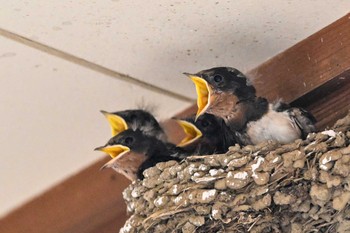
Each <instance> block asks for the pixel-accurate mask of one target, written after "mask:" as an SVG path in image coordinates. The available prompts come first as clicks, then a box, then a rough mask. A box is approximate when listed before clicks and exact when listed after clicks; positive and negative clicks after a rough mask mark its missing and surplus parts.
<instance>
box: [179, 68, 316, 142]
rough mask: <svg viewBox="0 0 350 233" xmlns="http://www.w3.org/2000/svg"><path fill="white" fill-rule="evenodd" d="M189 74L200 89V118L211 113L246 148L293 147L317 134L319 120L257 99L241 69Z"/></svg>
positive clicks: (296, 110) (301, 112)
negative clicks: (274, 143) (271, 144)
mask: <svg viewBox="0 0 350 233" xmlns="http://www.w3.org/2000/svg"><path fill="white" fill-rule="evenodd" d="M185 74H186V75H187V76H188V77H189V78H191V79H192V81H193V82H194V84H195V86H196V91H197V106H198V111H197V115H196V117H197V118H198V117H199V116H201V115H202V114H204V113H210V114H213V115H215V116H217V117H220V118H222V119H224V121H225V123H226V125H227V126H228V127H229V128H230V129H231V131H234V132H235V133H237V135H238V136H239V138H240V142H241V143H242V144H258V143H260V142H263V141H267V140H274V141H278V142H280V143H289V142H293V141H294V140H295V139H298V138H302V137H304V136H305V135H307V134H308V133H310V132H313V131H314V130H315V126H314V123H315V119H314V117H313V116H312V115H311V114H310V113H307V112H306V111H305V110H302V109H300V108H291V107H289V106H288V107H287V105H286V104H283V103H277V104H270V103H268V101H267V100H266V99H265V98H262V97H257V96H256V90H255V88H254V86H253V85H252V84H251V83H250V81H249V80H248V78H247V77H246V76H245V75H244V74H243V73H242V72H240V71H239V70H237V69H234V68H230V67H215V68H212V69H208V70H203V71H200V72H198V73H196V74H188V73H185Z"/></svg>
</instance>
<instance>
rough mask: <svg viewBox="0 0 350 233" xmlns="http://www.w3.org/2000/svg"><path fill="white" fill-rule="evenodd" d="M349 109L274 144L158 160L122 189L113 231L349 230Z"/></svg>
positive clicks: (162, 232) (185, 232) (268, 143)
mask: <svg viewBox="0 0 350 233" xmlns="http://www.w3.org/2000/svg"><path fill="white" fill-rule="evenodd" d="M349 143H350V112H349V114H348V116H347V117H345V118H344V119H341V120H339V121H338V122H337V123H336V124H335V126H334V127H333V129H331V130H326V131H323V132H319V133H313V134H309V135H308V137H307V139H306V140H296V141H295V142H294V143H291V144H287V145H279V144H277V143H274V142H266V143H262V144H259V145H256V146H245V147H242V148H241V147H239V146H238V145H236V146H234V147H231V148H230V150H229V151H228V152H227V153H226V154H219V155H210V156H191V157H188V158H187V159H186V160H184V161H182V162H180V163H178V162H175V161H170V162H166V163H158V164H157V165H156V166H155V167H152V168H150V169H147V170H146V171H145V172H144V175H145V178H144V180H143V181H136V182H133V183H132V184H131V185H130V186H129V187H128V188H127V189H125V190H124V192H123V196H124V199H125V200H126V203H127V211H128V213H129V214H131V217H130V218H129V219H128V220H127V222H126V223H125V225H124V227H123V228H122V229H121V230H120V232H123V233H126V232H161V233H166V232H183V233H187V232H188V233H190V232H191V233H192V232H206V233H207V232H350V207H349V204H350V175H349V174H350V146H349Z"/></svg>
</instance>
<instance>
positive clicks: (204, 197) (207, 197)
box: [198, 189, 218, 203]
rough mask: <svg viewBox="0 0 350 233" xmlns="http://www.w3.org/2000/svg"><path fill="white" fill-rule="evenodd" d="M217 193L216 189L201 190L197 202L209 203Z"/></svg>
mask: <svg viewBox="0 0 350 233" xmlns="http://www.w3.org/2000/svg"><path fill="white" fill-rule="evenodd" d="M217 194H218V191H217V190H216V189H209V190H202V191H201V192H200V193H199V198H198V202H200V203H210V202H212V201H213V200H214V199H215V198H216V196H217Z"/></svg>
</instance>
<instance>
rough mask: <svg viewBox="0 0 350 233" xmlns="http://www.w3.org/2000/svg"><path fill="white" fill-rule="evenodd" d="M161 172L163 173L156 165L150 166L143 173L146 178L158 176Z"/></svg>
mask: <svg viewBox="0 0 350 233" xmlns="http://www.w3.org/2000/svg"><path fill="white" fill-rule="evenodd" d="M160 173H161V170H159V169H158V168H157V167H156V166H155V167H150V168H148V169H146V170H145V171H144V172H143V175H144V176H145V177H146V178H150V177H155V176H158V175H159V174H160Z"/></svg>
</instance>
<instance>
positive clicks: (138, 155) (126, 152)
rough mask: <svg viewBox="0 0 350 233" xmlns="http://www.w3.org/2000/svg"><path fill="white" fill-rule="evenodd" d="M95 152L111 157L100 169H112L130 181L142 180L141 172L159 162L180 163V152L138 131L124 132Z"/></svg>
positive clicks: (129, 130)
mask: <svg viewBox="0 0 350 233" xmlns="http://www.w3.org/2000/svg"><path fill="white" fill-rule="evenodd" d="M95 150H98V151H102V152H105V153H107V154H109V155H110V156H111V157H112V159H111V160H110V161H109V162H107V163H106V164H105V165H104V166H103V167H102V168H101V169H103V168H113V169H114V170H115V171H116V172H118V173H121V174H122V175H124V176H125V177H127V178H128V179H129V180H131V181H133V180H136V179H143V174H142V173H143V171H144V170H145V169H147V168H149V167H152V166H154V165H156V164H157V163H159V162H166V161H169V160H176V161H180V160H181V158H180V157H181V156H180V154H181V152H182V151H181V152H180V151H178V150H177V149H176V147H175V146H168V145H167V143H164V142H162V141H160V140H159V139H157V138H156V137H154V136H150V135H147V134H145V133H143V132H142V131H141V130H139V129H137V130H132V129H128V130H125V131H123V132H121V133H119V134H117V135H116V136H114V137H112V138H111V139H110V140H109V141H108V142H107V144H106V145H104V146H101V147H97V148H96V149H95Z"/></svg>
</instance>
